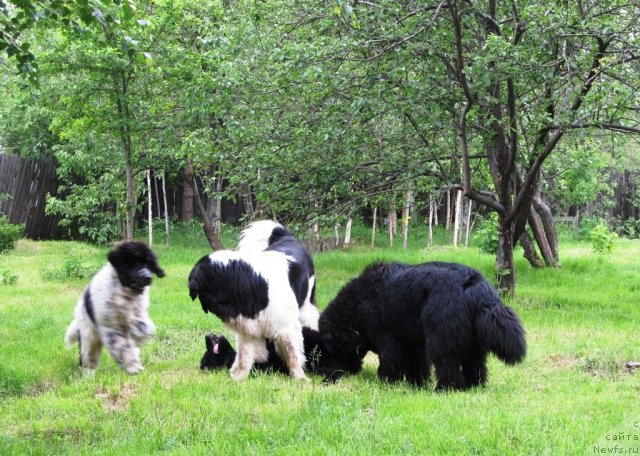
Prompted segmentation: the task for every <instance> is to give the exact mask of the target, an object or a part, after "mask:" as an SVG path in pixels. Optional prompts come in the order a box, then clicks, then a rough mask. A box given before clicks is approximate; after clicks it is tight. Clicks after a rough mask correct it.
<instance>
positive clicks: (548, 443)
mask: <svg viewBox="0 0 640 456" xmlns="http://www.w3.org/2000/svg"><path fill="white" fill-rule="evenodd" d="M357 240H359V241H360V242H359V244H360V245H355V246H354V247H353V248H352V249H351V250H350V251H348V252H342V251H340V252H331V253H322V254H316V255H315V257H314V260H315V263H316V272H317V277H318V302H319V305H320V307H321V308H324V307H325V306H326V305H327V304H328V302H329V301H330V300H331V298H332V297H333V296H335V294H336V293H337V291H338V289H339V288H340V287H341V286H342V285H343V284H344V283H346V282H347V281H348V280H349V279H350V278H351V277H353V276H354V275H356V274H358V273H359V272H360V271H361V270H362V268H363V267H364V266H365V265H366V264H368V263H370V262H371V261H373V260H374V259H384V260H397V261H404V262H408V263H417V262H422V261H429V260H445V261H457V262H461V263H465V264H468V265H470V266H473V267H476V268H478V269H480V270H481V271H482V272H484V273H485V274H486V275H487V276H488V277H489V278H490V279H491V280H492V279H493V265H494V258H493V256H491V255H488V254H484V253H481V252H480V251H478V250H477V249H475V248H469V249H463V248H458V249H454V248H451V247H434V248H430V249H426V248H421V247H420V246H419V245H417V243H416V244H415V245H412V248H411V249H410V250H407V251H402V250H401V249H399V248H397V247H396V248H393V249H387V248H382V247H377V248H376V249H375V250H372V251H370V250H369V249H368V248H367V247H366V245H368V242H367V241H366V240H363V239H357ZM398 243H400V242H398ZM228 245H232V244H228ZM156 251H157V252H158V256H159V259H160V263H161V265H162V267H163V268H164V269H165V270H166V272H167V277H165V278H164V279H160V280H156V281H155V283H154V285H153V287H152V291H151V299H152V304H151V309H150V313H151V317H152V318H153V320H154V321H155V323H156V325H157V327H158V332H157V334H156V335H155V336H154V338H153V339H152V340H151V342H150V343H149V344H147V345H146V346H144V347H143V349H142V358H143V363H144V364H145V367H146V369H145V371H144V372H143V373H142V374H140V375H137V376H128V375H127V374H126V373H125V372H124V371H122V370H121V369H120V368H118V367H117V366H116V365H115V363H114V362H113V361H112V360H111V359H110V357H109V356H108V355H107V354H106V353H105V352H103V356H102V361H101V364H100V366H99V368H98V370H97V372H96V373H95V375H94V376H92V377H83V376H82V375H81V372H80V369H79V367H78V365H77V360H78V354H77V348H76V349H74V350H66V349H65V347H64V342H63V336H64V332H65V329H66V327H67V325H68V324H69V322H70V321H71V318H72V310H73V307H74V305H75V302H76V299H77V298H78V296H79V295H80V293H81V291H82V288H83V287H84V285H85V284H86V282H87V281H88V276H87V278H84V279H79V278H76V277H78V276H80V275H82V274H90V273H92V272H94V271H95V270H97V269H98V268H99V267H100V266H101V265H102V263H103V262H104V258H105V254H106V252H107V249H106V248H102V247H96V246H91V245H88V244H83V243H72V242H33V241H20V242H19V243H18V245H17V249H16V250H15V251H13V252H10V253H8V254H4V255H0V454H3V455H4V454H7V455H15V454H66V453H69V454H90V455H95V454H118V455H120V454H153V453H158V452H164V453H166V454H185V455H187V454H189V455H192V454H211V455H233V454H247V455H254V454H282V455H285V454H286V455H290V454H304V455H307V454H311V455H343V454H358V455H360V454H362V455H371V454H385V455H386V454H398V455H410V454H416V455H418V454H420V455H423V454H465V455H466V454H496V455H497V454H500V455H502V454H523V455H534V454H535V455H537V454H549V455H562V454H615V453H617V454H620V451H621V450H624V451H627V452H629V453H631V454H638V453H640V449H638V448H639V445H640V442H639V441H638V440H637V439H640V408H639V407H638V406H639V404H640V401H639V398H640V372H637V373H634V372H630V371H629V370H628V369H626V368H625V362H627V361H640V331H639V328H640V325H639V323H640V321H639V320H640V311H639V310H638V308H637V306H638V298H637V297H638V292H639V291H640V267H639V266H638V260H637V259H638V258H639V257H640V242H637V241H620V242H619V244H618V246H617V247H616V248H615V250H614V251H613V253H611V254H607V255H603V256H600V255H596V254H594V253H593V252H592V251H591V248H590V246H589V245H587V244H579V243H575V242H570V243H564V244H563V245H562V246H561V260H562V269H560V270H546V269H545V270H533V269H531V268H530V267H529V265H528V264H527V263H526V261H524V260H522V259H519V260H518V261H517V280H518V286H517V293H516V297H515V298H514V299H513V300H512V301H511V302H509V304H510V305H511V306H513V307H514V308H515V309H516V311H517V312H518V314H519V315H520V317H521V319H522V321H523V324H524V326H525V328H526V330H527V335H528V343H529V353H528V356H527V358H526V360H525V362H524V363H523V364H521V365H518V366H515V367H507V366H505V365H503V364H501V363H500V362H499V361H497V360H496V359H495V358H490V362H489V372H490V379H489V382H488V385H487V386H486V387H485V388H478V389H474V390H472V391H468V392H462V393H460V392H455V393H434V392H433V391H432V390H431V388H432V386H433V385H430V387H429V388H427V389H423V390H418V389H414V388H412V387H410V386H408V385H402V384H401V385H387V384H383V383H380V382H379V381H378V379H377V377H376V367H377V359H376V358H375V357H373V356H369V357H367V359H366V365H365V369H364V371H363V372H362V373H361V374H360V375H357V376H352V377H346V378H344V379H343V380H342V381H340V382H339V383H337V384H335V385H322V383H321V378H320V377H317V376H310V377H311V381H310V382H297V381H293V380H291V379H289V378H288V377H286V376H283V375H265V374H257V375H254V376H252V377H250V378H248V379H247V380H245V381H244V382H241V383H236V382H234V381H233V380H231V379H230V378H229V375H228V373H227V372H226V371H218V372H215V373H203V372H201V371H200V370H199V360H200V357H201V355H202V352H203V351H204V335H205V334H206V333H207V332H209V331H215V332H223V333H225V334H226V335H227V336H229V335H230V334H229V331H228V330H226V329H224V328H223V326H222V325H221V323H220V322H219V321H218V320H217V319H216V318H215V317H214V316H212V315H211V314H204V313H203V312H202V310H201V308H200V305H199V303H197V302H195V303H194V302H192V301H191V300H190V299H189V296H188V291H187V286H186V284H187V275H188V273H189V271H190V269H191V267H192V266H193V264H194V263H195V262H196V261H197V260H198V259H199V258H200V256H201V255H203V254H205V253H208V251H209V249H208V247H207V245H206V242H204V241H203V239H202V235H201V234H199V233H194V236H193V240H192V241H190V239H189V238H188V237H187V238H185V239H181V240H179V242H177V243H176V245H174V246H171V247H166V246H164V245H158V246H157V247H156ZM69 277H71V278H69ZM621 437H622V438H621Z"/></svg>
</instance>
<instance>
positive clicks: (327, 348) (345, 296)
mask: <svg viewBox="0 0 640 456" xmlns="http://www.w3.org/2000/svg"><path fill="white" fill-rule="evenodd" d="M319 328H320V336H321V343H322V349H323V365H322V366H321V367H320V368H319V369H318V372H319V373H320V374H322V375H324V376H325V380H326V381H334V380H337V379H338V378H340V377H341V376H342V375H344V374H345V373H357V372H359V371H360V370H361V369H362V359H363V358H364V356H365V355H366V354H367V352H369V351H373V352H375V353H377V354H378V356H379V358H380V365H379V367H378V376H379V377H380V378H381V379H383V380H385V381H399V380H403V379H405V380H407V381H409V382H411V383H413V384H415V385H417V386H422V385H423V384H424V383H425V382H426V381H427V380H428V379H429V372H430V369H431V365H432V364H433V365H434V366H435V374H436V377H437V381H438V383H437V389H438V390H443V389H456V390H463V389H467V388H471V387H474V386H478V385H484V384H485V383H486V381H487V366H486V361H487V354H488V353H493V354H495V355H496V356H497V357H498V358H500V359H501V360H502V361H504V362H505V363H507V364H515V363H518V362H520V361H522V360H523V359H524V357H525V355H526V351H527V345H526V341H525V332H524V329H523V328H522V325H521V323H520V320H519V319H518V317H517V315H516V314H515V312H514V311H513V310H512V309H510V308H509V307H507V306H505V305H504V304H502V302H501V301H500V298H499V297H498V294H497V293H496V291H495V289H494V288H493V287H492V286H491V285H490V284H489V283H488V282H487V280H486V279H485V278H484V277H483V276H482V274H481V273H480V272H478V271H476V270H475V269H472V268H469V267H467V266H464V265H461V264H456V263H443V262H432V263H424V264H420V265H415V266H409V265H404V264H399V263H375V264H372V265H370V266H369V267H367V268H366V269H365V270H364V272H363V273H362V274H361V275H360V276H358V277H356V278H355V279H353V280H351V281H350V282H349V283H348V284H347V285H346V286H345V287H344V288H342V290H340V292H339V293H338V295H337V296H336V298H335V299H334V300H333V301H332V302H331V303H330V304H329V305H328V307H327V308H326V309H325V311H324V312H323V313H322V314H321V316H320V320H319Z"/></svg>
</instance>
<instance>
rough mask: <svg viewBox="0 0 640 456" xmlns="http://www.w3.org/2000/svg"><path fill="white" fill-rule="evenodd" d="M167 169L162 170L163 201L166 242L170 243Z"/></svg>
mask: <svg viewBox="0 0 640 456" xmlns="http://www.w3.org/2000/svg"><path fill="white" fill-rule="evenodd" d="M165 174H166V173H165V171H164V169H163V170H162V201H163V203H164V243H165V244H166V245H169V207H168V204H167V183H166V179H165Z"/></svg>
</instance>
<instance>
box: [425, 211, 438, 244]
mask: <svg viewBox="0 0 640 456" xmlns="http://www.w3.org/2000/svg"><path fill="white" fill-rule="evenodd" d="M435 205H436V203H435V201H430V202H429V237H428V239H427V247H431V245H432V244H433V221H434V215H435V214H437V212H438V210H437V208H436V207H435Z"/></svg>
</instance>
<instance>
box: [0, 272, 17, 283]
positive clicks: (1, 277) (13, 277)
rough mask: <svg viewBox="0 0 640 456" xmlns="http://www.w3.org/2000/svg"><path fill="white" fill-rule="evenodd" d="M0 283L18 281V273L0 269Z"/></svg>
mask: <svg viewBox="0 0 640 456" xmlns="http://www.w3.org/2000/svg"><path fill="white" fill-rule="evenodd" d="M0 283H2V285H15V284H16V283H18V275H17V274H14V273H13V272H11V271H10V270H9V269H3V270H2V271H0Z"/></svg>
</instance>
